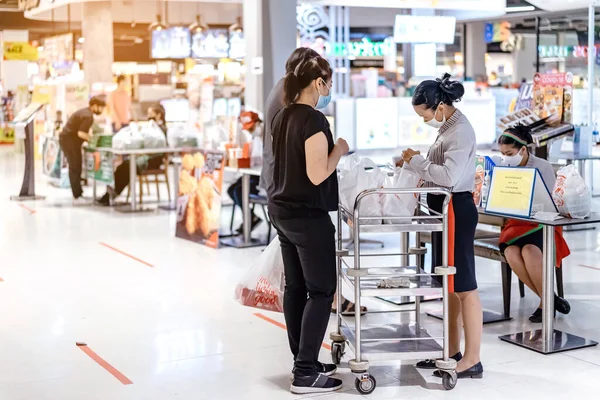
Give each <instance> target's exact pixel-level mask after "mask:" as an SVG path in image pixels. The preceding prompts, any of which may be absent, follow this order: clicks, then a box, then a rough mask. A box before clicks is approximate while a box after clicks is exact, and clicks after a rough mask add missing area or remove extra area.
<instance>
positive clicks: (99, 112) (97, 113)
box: [92, 109, 104, 115]
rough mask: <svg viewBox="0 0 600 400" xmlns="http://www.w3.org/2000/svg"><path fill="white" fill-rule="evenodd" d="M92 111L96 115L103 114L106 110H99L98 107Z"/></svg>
mask: <svg viewBox="0 0 600 400" xmlns="http://www.w3.org/2000/svg"><path fill="white" fill-rule="evenodd" d="M92 112H93V113H94V115H102V113H103V112H104V111H98V110H97V109H96V110H94V111H92Z"/></svg>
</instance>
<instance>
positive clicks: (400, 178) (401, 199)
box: [381, 168, 419, 224]
mask: <svg viewBox="0 0 600 400" xmlns="http://www.w3.org/2000/svg"><path fill="white" fill-rule="evenodd" d="M418 183H419V176H418V175H417V173H416V172H414V171H411V170H409V169H407V168H396V169H395V170H394V175H393V176H391V177H390V176H388V177H387V178H386V182H385V184H384V188H395V189H414V188H416V187H417V184H418ZM418 200H419V199H418V195H417V194H415V193H406V194H394V195H382V196H381V210H382V215H383V216H385V217H410V216H413V215H414V214H415V208H416V207H417V202H418ZM406 221H407V220H397V219H385V220H384V221H383V222H384V223H385V224H402V223H405V222H406Z"/></svg>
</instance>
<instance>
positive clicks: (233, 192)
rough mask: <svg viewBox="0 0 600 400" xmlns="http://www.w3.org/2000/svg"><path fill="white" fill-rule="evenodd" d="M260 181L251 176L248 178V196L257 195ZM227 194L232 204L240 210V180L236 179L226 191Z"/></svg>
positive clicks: (256, 177)
mask: <svg viewBox="0 0 600 400" xmlns="http://www.w3.org/2000/svg"><path fill="white" fill-rule="evenodd" d="M259 181H260V177H258V176H254V175H252V176H251V177H250V194H254V195H257V194H258V183H259ZM227 194H229V197H231V200H233V203H234V204H235V205H236V206H238V207H239V208H242V178H240V179H238V180H237V181H235V183H233V184H232V185H231V186H229V188H228V189H227Z"/></svg>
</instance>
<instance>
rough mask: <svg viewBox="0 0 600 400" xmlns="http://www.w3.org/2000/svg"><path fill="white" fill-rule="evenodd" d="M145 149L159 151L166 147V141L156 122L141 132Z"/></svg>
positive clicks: (152, 122) (151, 122)
mask: <svg viewBox="0 0 600 400" xmlns="http://www.w3.org/2000/svg"><path fill="white" fill-rule="evenodd" d="M141 135H142V138H143V140H144V148H145V149H161V148H165V147H167V139H166V138H165V134H164V133H163V131H162V129H160V128H159V127H158V125H157V124H156V122H154V121H150V123H149V124H148V125H147V126H145V127H144V128H143V129H142V130H141Z"/></svg>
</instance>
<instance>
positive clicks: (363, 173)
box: [339, 154, 386, 225]
mask: <svg viewBox="0 0 600 400" xmlns="http://www.w3.org/2000/svg"><path fill="white" fill-rule="evenodd" d="M385 178H386V175H385V173H384V172H383V171H381V170H380V169H379V167H378V166H377V164H375V163H374V162H373V161H372V160H370V159H368V158H360V157H358V156H356V155H355V154H353V155H351V156H349V157H348V158H347V159H346V161H345V163H344V167H343V168H342V170H341V171H340V176H339V191H340V201H341V202H342V205H343V206H344V207H345V208H346V209H347V210H349V211H352V210H354V203H355V202H356V198H357V197H358V195H359V194H360V193H361V192H362V191H364V190H368V189H380V188H382V187H383V185H384V183H385ZM360 210H361V212H360V215H359V216H360V217H373V219H369V220H364V221H362V223H365V224H371V225H373V224H381V222H382V221H381V215H382V214H381V203H380V199H379V196H375V195H371V196H368V197H366V198H365V199H364V200H362V201H361V204H360Z"/></svg>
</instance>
